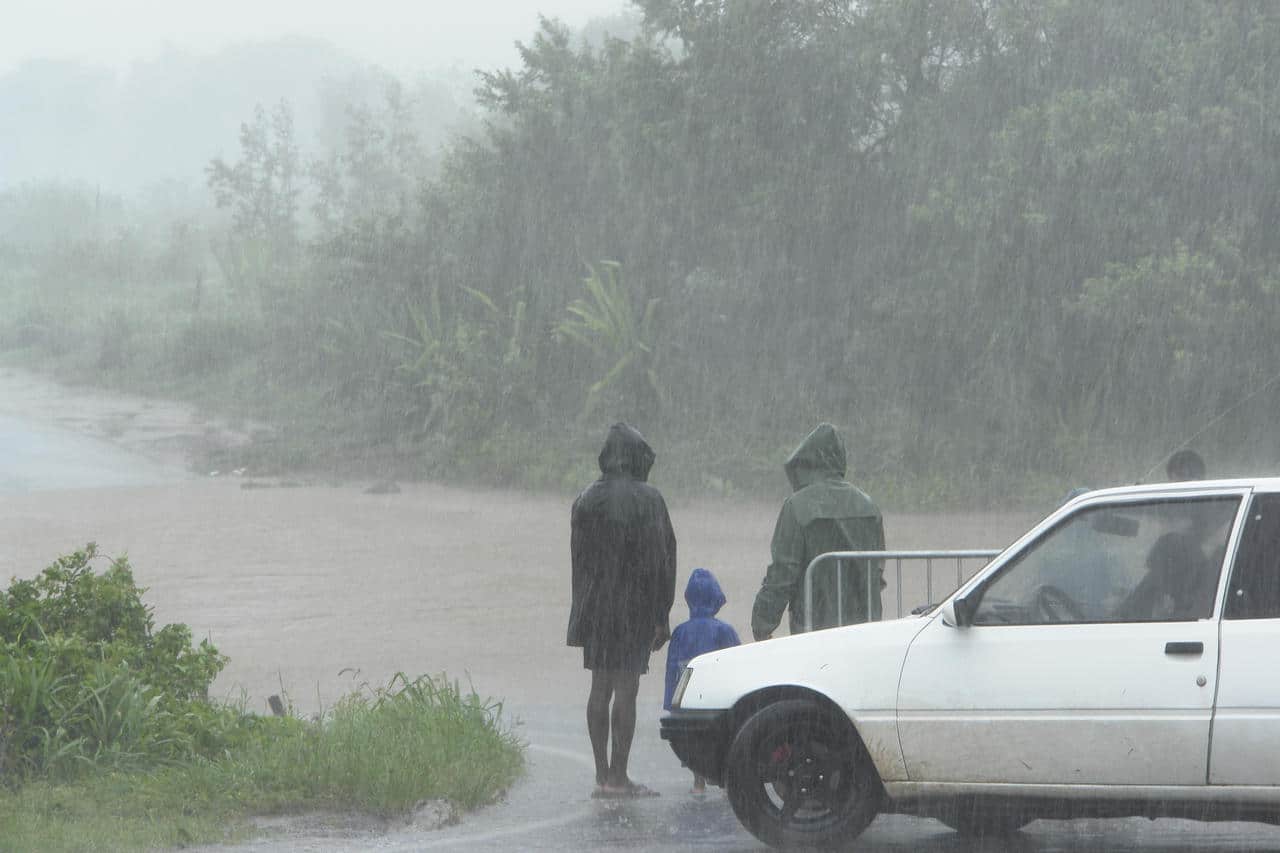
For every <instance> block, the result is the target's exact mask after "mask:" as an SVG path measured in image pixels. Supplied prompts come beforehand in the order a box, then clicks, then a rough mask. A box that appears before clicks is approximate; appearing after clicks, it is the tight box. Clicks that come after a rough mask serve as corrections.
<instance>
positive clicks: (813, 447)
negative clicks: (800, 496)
mask: <svg viewBox="0 0 1280 853" xmlns="http://www.w3.org/2000/svg"><path fill="white" fill-rule="evenodd" d="M783 467H785V468H786V471H787V479H788V480H789V481H791V490H792V491H796V492H798V491H800V490H801V489H803V488H804V487H805V486H808V485H810V484H812V483H816V482H818V481H820V480H840V479H843V478H844V474H845V469H846V467H847V457H846V456H845V452H844V440H843V439H841V438H840V433H838V432H836V428H835V427H833V426H832V425H831V424H828V423H821V424H818V425H817V426H816V427H814V429H813V432H811V433H809V434H808V435H807V436H805V439H804V441H802V442H800V445H799V446H798V447H797V448H796V449H795V450H793V451H791V456H790V457H789V458H788V459H787V462H786V464H785V465H784V466H783Z"/></svg>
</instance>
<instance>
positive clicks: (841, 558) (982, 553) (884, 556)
mask: <svg viewBox="0 0 1280 853" xmlns="http://www.w3.org/2000/svg"><path fill="white" fill-rule="evenodd" d="M999 553H1000V550H999V549H998V548H997V549H983V548H979V549H970V550H959V551H829V552H828V553H826V554H819V555H818V556H816V557H814V558H813V560H812V562H810V563H809V565H808V566H807V567H806V568H805V570H804V622H805V625H804V629H805V630H806V631H812V630H813V581H814V570H815V569H817V568H820V567H822V566H825V565H830V564H834V565H835V567H836V621H837V622H838V623H839V624H841V625H847V624H852V623H850V622H847V621H846V620H845V613H844V584H845V567H846V565H847V564H848V563H849V562H850V561H853V560H878V561H880V562H882V563H887V562H889V561H890V560H892V561H894V563H895V585H894V593H895V595H896V597H897V618H901V617H902V616H903V612H902V577H903V575H902V561H903V560H915V561H920V560H923V561H924V572H925V601H924V602H923V603H927V604H932V603H933V600H934V599H933V564H934V561H935V560H936V561H939V562H944V563H945V562H946V561H955V566H956V583H955V586H953V587H951V588H950V589H948V590H947V592H948V594H949V593H950V592H951V590H954V589H957V588H959V586H960V585H961V584H963V583H964V582H965V581H966V580H968V579H969V578H971V577H973V575H974V574H975V573H976V572H977V571H978V570H979V569H981V568H982V567H983V566H985V565H986V564H987V563H989V562H991V558H992V557H995V556H996V555H997V554H999ZM966 560H981V561H982V562H981V563H979V564H978V565H977V566H974V567H973V571H970V572H969V573H968V574H965V569H964V564H965V561H966ZM873 576H874V579H873ZM880 577H883V574H882V573H877V572H874V571H868V572H866V584H867V590H866V597H865V598H864V599H863V600H864V601H867V602H868V603H869V602H870V601H871V596H872V594H873V593H875V594H877V595H878V594H879V593H880V589H879V585H880V584H879V578H880ZM873 587H874V589H873ZM867 616H868V617H869V616H870V614H869V613H868V614H867ZM882 618H883V616H882ZM861 621H870V620H869V619H864V620H861Z"/></svg>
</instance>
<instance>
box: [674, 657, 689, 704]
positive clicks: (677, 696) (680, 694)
mask: <svg viewBox="0 0 1280 853" xmlns="http://www.w3.org/2000/svg"><path fill="white" fill-rule="evenodd" d="M692 677H693V667H689V666H686V667H685V668H684V671H683V672H681V673H680V680H679V681H677V682H676V692H675V693H672V694H671V707H672V708H679V707H680V700H682V699H684V690H685V688H686V687H688V686H689V679H690V678H692Z"/></svg>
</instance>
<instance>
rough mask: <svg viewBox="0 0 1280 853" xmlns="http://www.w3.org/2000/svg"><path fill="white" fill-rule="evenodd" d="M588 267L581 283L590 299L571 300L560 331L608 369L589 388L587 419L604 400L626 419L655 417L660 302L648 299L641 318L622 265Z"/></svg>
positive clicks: (659, 391) (610, 263) (659, 394)
mask: <svg viewBox="0 0 1280 853" xmlns="http://www.w3.org/2000/svg"><path fill="white" fill-rule="evenodd" d="M588 269H589V271H590V275H588V276H587V277H586V278H584V279H583V280H582V286H583V287H584V288H585V289H586V291H587V296H588V298H587V299H575V300H573V301H572V302H570V303H569V305H568V307H567V308H566V310H567V311H568V312H569V314H570V315H571V316H570V317H569V318H568V319H566V320H564V321H562V322H561V323H560V325H559V326H557V327H556V328H557V331H558V332H559V333H560V334H561V335H562V336H563V337H564V338H566V339H568V340H570V341H573V342H575V343H578V344H581V345H582V346H583V347H585V348H586V349H588V350H589V351H590V352H592V353H593V354H594V355H595V356H596V358H597V360H598V361H599V362H600V363H602V364H604V365H606V366H607V367H606V370H605V373H604V375H603V376H601V377H600V378H599V379H598V380H596V381H595V382H593V383H592V384H591V386H590V387H589V388H588V389H587V398H586V405H585V408H584V410H583V416H584V417H588V416H590V415H592V414H594V413H595V412H596V410H597V409H598V408H599V407H600V406H601V405H602V404H603V403H604V402H605V401H606V400H607V401H608V403H609V405H610V408H611V410H613V411H616V412H621V413H622V414H623V415H624V416H626V417H635V416H636V414H638V413H644V414H647V415H649V416H653V415H654V414H655V412H654V411H653V410H654V409H656V408H658V407H660V405H661V401H662V385H661V383H660V382H659V379H658V371H657V365H658V355H659V353H660V351H661V350H660V347H659V345H658V342H657V340H656V336H657V324H656V323H655V320H654V318H655V317H656V315H657V308H658V303H659V300H658V299H649V300H648V301H647V302H646V303H645V306H644V311H643V313H642V314H641V315H640V316H639V317H638V318H637V316H636V312H635V311H634V310H633V309H632V307H631V295H630V294H629V293H628V292H627V291H626V289H625V287H624V285H623V276H622V265H621V264H619V263H617V262H616V261H601V262H600V263H599V265H597V266H589V267H588ZM631 408H633V410H632V411H627V409H631Z"/></svg>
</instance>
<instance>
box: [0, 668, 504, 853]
mask: <svg viewBox="0 0 1280 853" xmlns="http://www.w3.org/2000/svg"><path fill="white" fill-rule="evenodd" d="M261 723H262V724H261V725H259V726H257V727H256V731H255V734H254V736H253V737H252V738H250V739H249V740H248V742H247V743H245V744H243V745H241V746H238V747H236V748H235V749H233V750H231V751H229V752H228V753H227V754H226V755H224V756H222V757H219V758H218V759H216V760H203V759H202V760H196V761H192V762H188V763H183V764H173V765H168V766H160V767H157V768H155V769H152V770H150V771H148V772H132V773H121V772H110V771H90V772H89V773H88V774H87V775H85V776H83V777H82V778H79V779H76V780H74V781H70V782H66V783H61V784H60V783H55V782H50V781H33V782H29V783H27V784H24V785H21V786H20V787H16V788H11V789H7V790H3V792H0V851H5V853H8V851H26V850H42V851H44V850H47V851H90V850H142V849H154V848H157V847H180V846H186V845H190V844H200V843H213V842H223V841H234V840H237V839H239V838H242V837H245V836H247V835H248V834H250V832H251V829H250V825H249V823H248V818H249V817H250V816H252V815H255V814H270V813H282V812H293V811H307V810H313V809H330V810H340V811H358V812H364V813H370V814H375V815H379V816H392V815H396V814H403V813H405V812H407V811H409V810H410V809H412V808H413V806H414V805H415V804H416V803H418V802H419V801H421V800H425V799H436V798H441V799H447V800H449V801H451V802H452V803H454V804H455V805H456V806H458V807H460V808H463V809H472V808H476V807H478V806H481V805H484V804H485V803H489V802H493V801H494V800H495V799H496V798H497V797H498V796H500V795H501V794H502V792H503V791H505V790H506V788H507V787H509V786H510V785H511V784H512V782H514V781H515V779H516V778H517V777H518V776H519V775H520V773H521V772H522V770H523V766H524V759H523V751H522V746H521V744H520V743H519V741H518V740H517V739H516V737H515V736H514V735H513V734H512V733H511V731H510V729H509V728H507V726H506V725H505V723H504V722H503V717H502V706H501V705H500V704H499V703H494V702H491V701H488V700H484V699H482V698H481V697H479V696H478V695H477V694H475V693H474V691H465V692H464V691H463V690H462V689H461V688H460V687H459V685H458V684H457V682H450V681H448V680H447V679H445V678H443V677H441V678H431V677H427V676H422V677H419V678H416V679H413V680H410V679H408V678H407V677H406V676H405V675H403V674H399V675H397V676H396V677H395V678H393V679H392V681H391V682H390V683H389V684H388V685H387V686H386V687H385V688H379V689H369V688H365V689H363V690H361V691H358V692H356V693H353V694H351V695H349V696H347V697H346V698H344V699H343V700H342V701H340V702H339V703H338V704H337V705H336V706H335V707H334V708H333V709H332V710H331V711H329V712H328V713H326V714H325V715H324V718H323V720H322V721H318V722H306V721H303V720H300V719H297V718H296V717H293V716H289V717H284V718H263V719H262V720H261Z"/></svg>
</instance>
